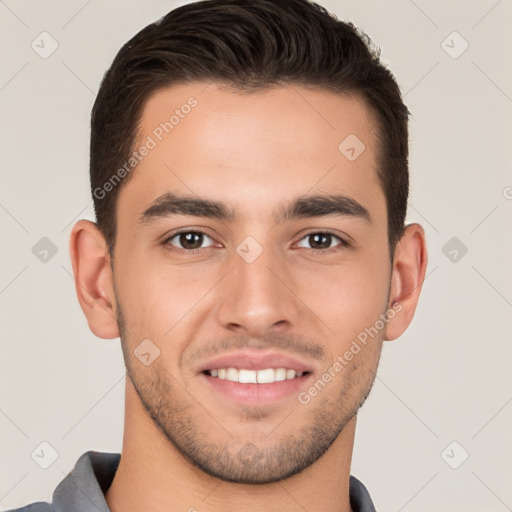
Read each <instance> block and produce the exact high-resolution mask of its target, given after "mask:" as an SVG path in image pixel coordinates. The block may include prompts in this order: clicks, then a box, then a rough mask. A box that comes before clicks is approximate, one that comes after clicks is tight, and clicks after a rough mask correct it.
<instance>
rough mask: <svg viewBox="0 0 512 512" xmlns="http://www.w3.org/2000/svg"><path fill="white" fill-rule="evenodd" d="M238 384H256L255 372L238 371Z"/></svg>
mask: <svg viewBox="0 0 512 512" xmlns="http://www.w3.org/2000/svg"><path fill="white" fill-rule="evenodd" d="M238 382H242V383H244V384H246V383H253V384H256V372H255V371H252V370H242V369H240V370H238Z"/></svg>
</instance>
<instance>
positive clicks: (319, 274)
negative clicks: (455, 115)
mask: <svg viewBox="0 0 512 512" xmlns="http://www.w3.org/2000/svg"><path fill="white" fill-rule="evenodd" d="M407 120H408V111H407V108H406V107H405V105H404V104H403V103H402V100H401V96H400V92H399V88H398V86H397V84H396V82H395V80H394V78H393V76H392V74H391V73H390V72H389V71H388V70H387V69H386V68H385V67H384V66H383V65H382V64H381V63H380V62H379V58H378V53H377V52H376V50H375V49H374V48H373V46H372V44H371V42H370V41H369V39H368V38H367V37H366V36H365V35H364V34H362V33H361V32H359V31H358V30H357V29H355V27H353V26H352V25H351V24H347V23H343V22H341V21H338V20H337V19H336V18H334V17H333V16H331V15H330V14H329V13H327V11H325V10H324V9H323V8H321V7H319V6H318V5H316V4H313V3H310V2H307V1H306V0H256V1H255V0H250V1H249V0H209V1H204V2H197V3H193V4H188V5H186V6H183V7H180V8H178V9H175V10H173V11H171V12H170V13H168V14H167V15H166V16H165V17H164V18H162V19H161V20H159V21H158V22H156V23H153V24H151V25H149V26H148V27H146V28H145V29H143V30H142V31H141V32H139V33H138V34H137V35H136V36H135V37H134V38H133V39H132V40H130V41H129V42H128V43H127V44H125V46H124V47H123V48H122V49H121V50H120V52H119V53H118V55H117V56H116V58H115V60H114V62H113V64H112V66H111V68H110V69H109V71H108V72H107V73H106V75H105V77H104V79H103V82H102V84H101V88H100V91H99V93H98V97H97V99H96V102H95V105H94V108H93V112H92V131H91V160H90V165H91V168H90V172H91V189H92V195H93V198H94V201H95V210H96V217H97V223H96V224H95V223H92V222H89V221H86V220H80V221H79V222H77V223H76V224H75V226H74V228H73V230H72V234H71V240H70V249H71V258H72V263H73V270H74V274H75V279H76V291H77V294H78V299H79V301H80V305H81V307H82V309H83V311H84V313H85V315H86V317H87V320H88V323H89V326H90V329H91V331H92V332H93V333H94V334H95V335H96V336H99V337H100V338H106V339H110V338H116V337H118V336H119V337H120V338H121V343H122V347H123V354H124V359H125V364H126V369H127V379H126V404H125V414H126V417H125V430H124V438H123V450H122V454H121V455H120V454H108V453H100V452H94V451H89V452H87V453H85V454H83V455H82V456H81V457H80V459H79V460H78V462H77V465H76V467H75V469H74V470H73V471H72V472H71V473H70V474H69V475H68V476H67V477H66V478H65V479H64V480H63V482H61V484H59V486H58V487H57V489H56V491H55V493H54V495H53V504H52V505H49V504H44V503H41V502H40V503H36V504H32V505H29V506H27V507H25V508H23V509H21V510H24V511H29V510H30V511H43V510H45V511H46V510H69V511H79V512H85V511H96V510H100V511H108V510H110V511H112V512H134V511H141V510H144V511H146V510H147V511H151V512H164V511H165V512H171V511H196V510H197V511H199V512H206V511H209V512H215V511H235V510H236V511H238V510H244V511H257V510H258V511H260V510H264V511H266V512H272V511H277V510H279V511H290V512H291V511H299V510H300V511H303V510H308V511H322V512H334V511H336V512H348V511H353V512H356V511H360V512H362V511H365V512H368V511H372V510H375V508H374V505H373V504H372V500H371V498H370V495H369V493H368V491H367V490H366V488H365V486H364V485H363V484H362V483H361V482H360V481H358V480H357V479H356V478H355V477H353V476H351V475H350V465H351V456H352V449H353V442H354V433H355V426H356V418H357V412H358V410H359V408H360V407H361V405H362V404H363V402H364V401H365V399H366V397H367V396H368V393H369V392H370V389H371V387H372V384H373V381H374V378H375V372H376V370H377V366H378V362H379V356H380V353H381V348H382V344H383V341H384V340H393V339H395V338H397V337H398V336H400V335H401V334H402V333H403V332H404V331H405V330H406V328H407V327H408V325H409V324H410V322H411V320H412V317H413V315H414V311H415V308H416V304H417V301H418V298H419V294H420V290H421V286H422V282H423V279H424V276H425V268H426V260H427V256H426V248H425V237H424V232H423V229H422V228H421V226H419V225H417V224H410V225H408V226H404V219H405V215H406V206H407V196H408V162H407V158H408V131H407Z"/></svg>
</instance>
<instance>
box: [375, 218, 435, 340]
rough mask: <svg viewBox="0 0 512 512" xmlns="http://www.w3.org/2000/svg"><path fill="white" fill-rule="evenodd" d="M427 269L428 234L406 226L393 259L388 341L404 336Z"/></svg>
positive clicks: (385, 337)
mask: <svg viewBox="0 0 512 512" xmlns="http://www.w3.org/2000/svg"><path fill="white" fill-rule="evenodd" d="M426 269H427V247H426V241H425V232H424V230H423V228H422V227H421V226H420V225H419V224H409V225H408V226H406V228H405V231H404V234H403V236H402V238H401V239H400V240H399V242H398V243H397V246H396V249H395V257H394V259H393V274H392V277H391V280H392V281H391V293H390V298H389V301H390V303H389V309H392V310H393V313H394V314H393V315H391V314H390V315H389V321H388V323H387V325H386V333H385V336H384V339H385V340H388V341H390V340H394V339H396V338H398V337H399V336H401V335H402V334H403V333H404V332H405V331H406V329H407V327H409V324H410V323H411V321H412V319H413V317H414V312H415V310H416V306H417V304H418V300H419V297H420V292H421V288H422V286H423V281H424V279H425V272H426Z"/></svg>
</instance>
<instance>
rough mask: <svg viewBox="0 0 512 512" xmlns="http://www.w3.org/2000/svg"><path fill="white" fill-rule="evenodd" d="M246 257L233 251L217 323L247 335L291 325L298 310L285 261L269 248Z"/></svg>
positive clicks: (236, 332) (282, 328) (260, 333)
mask: <svg viewBox="0 0 512 512" xmlns="http://www.w3.org/2000/svg"><path fill="white" fill-rule="evenodd" d="M249 261H250V260H246V259H244V258H243V257H242V256H240V255H239V254H238V253H234V254H233V257H232V262H231V265H230V266H231V267H232V270H231V271H230V272H229V276H228V279H227V280H226V282H225V283H224V286H223V287H222V293H221V295H220V296H219V297H218V298H219V300H220V304H219V306H218V308H217V312H218V313H217V314H218V322H219V323H220V325H221V326H222V327H223V328H224V329H227V330H229V331H231V332H233V333H235V334H243V335H246V336H251V337H259V336H263V335H265V334H266V333H269V332H277V331H282V330H286V329H289V328H290V327H292V326H295V324H296V323H297V321H298V318H299V314H300V313H299V309H298V302H299V299H298V298H297V297H296V295H295V294H294V293H293V283H291V273H290V271H289V269H288V270H287V269H286V265H285V262H283V261H281V259H280V258H279V256H278V255H277V254H275V252H272V251H271V250H269V249H264V250H263V252H262V253H261V254H260V255H259V256H258V257H257V258H256V259H255V260H254V261H252V262H249Z"/></svg>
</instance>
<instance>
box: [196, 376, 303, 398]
mask: <svg viewBox="0 0 512 512" xmlns="http://www.w3.org/2000/svg"><path fill="white" fill-rule="evenodd" d="M201 377H203V378H204V379H205V380H206V383H207V384H208V385H209V386H210V388H211V389H213V390H214V391H217V392H219V393H222V394H223V395H225V396H227V397H229V398H230V399H231V400H233V401H234V402H238V403H243V404H249V405H261V404H266V403H271V402H276V401H278V400H282V399H283V398H287V397H289V396H293V395H295V396H297V395H298V393H299V392H300V390H301V388H304V387H305V382H306V381H307V380H309V377H311V373H308V374H306V375H302V376H301V377H296V378H294V379H287V380H280V381H277V382H271V383H269V384H242V383H240V382H234V381H231V380H227V379H219V378H218V377H212V376H211V375H206V374H204V373H203V374H201Z"/></svg>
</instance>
